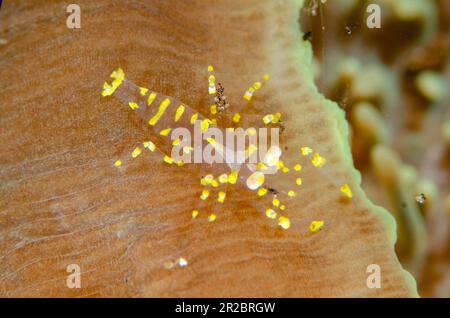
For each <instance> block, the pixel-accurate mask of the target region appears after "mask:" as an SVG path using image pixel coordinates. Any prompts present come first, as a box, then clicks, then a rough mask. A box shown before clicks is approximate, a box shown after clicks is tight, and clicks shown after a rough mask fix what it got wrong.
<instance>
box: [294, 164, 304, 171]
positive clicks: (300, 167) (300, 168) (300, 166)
mask: <svg viewBox="0 0 450 318" xmlns="http://www.w3.org/2000/svg"><path fill="white" fill-rule="evenodd" d="M294 170H295V171H300V170H302V165H300V164H298V163H297V164H296V165H295V166H294Z"/></svg>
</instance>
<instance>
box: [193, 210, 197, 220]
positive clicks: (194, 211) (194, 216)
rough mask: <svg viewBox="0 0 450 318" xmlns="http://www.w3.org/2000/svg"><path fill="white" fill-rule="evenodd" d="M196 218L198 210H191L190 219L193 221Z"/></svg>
mask: <svg viewBox="0 0 450 318" xmlns="http://www.w3.org/2000/svg"><path fill="white" fill-rule="evenodd" d="M197 216H198V210H192V218H193V219H195V218H197Z"/></svg>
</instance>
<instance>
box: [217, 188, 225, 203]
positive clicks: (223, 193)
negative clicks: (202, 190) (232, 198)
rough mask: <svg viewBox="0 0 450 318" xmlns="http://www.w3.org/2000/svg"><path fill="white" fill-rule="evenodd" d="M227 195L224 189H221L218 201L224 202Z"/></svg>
mask: <svg viewBox="0 0 450 318" xmlns="http://www.w3.org/2000/svg"><path fill="white" fill-rule="evenodd" d="M226 196H227V194H226V193H225V192H223V191H219V194H218V196H217V201H218V202H220V203H223V202H224V201H225V197H226Z"/></svg>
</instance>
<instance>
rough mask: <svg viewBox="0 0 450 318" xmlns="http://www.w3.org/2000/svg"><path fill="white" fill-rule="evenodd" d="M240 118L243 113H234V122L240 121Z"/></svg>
mask: <svg viewBox="0 0 450 318" xmlns="http://www.w3.org/2000/svg"><path fill="white" fill-rule="evenodd" d="M239 120H241V115H240V114H239V113H236V114H234V115H233V122H234V123H236V124H237V123H238V122H239Z"/></svg>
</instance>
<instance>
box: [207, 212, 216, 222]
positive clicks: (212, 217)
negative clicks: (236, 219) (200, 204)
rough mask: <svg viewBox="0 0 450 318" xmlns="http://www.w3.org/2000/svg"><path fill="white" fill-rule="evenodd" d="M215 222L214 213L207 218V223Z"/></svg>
mask: <svg viewBox="0 0 450 318" xmlns="http://www.w3.org/2000/svg"><path fill="white" fill-rule="evenodd" d="M215 220H216V215H215V214H214V213H211V214H210V215H209V216H208V222H214V221H215Z"/></svg>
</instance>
